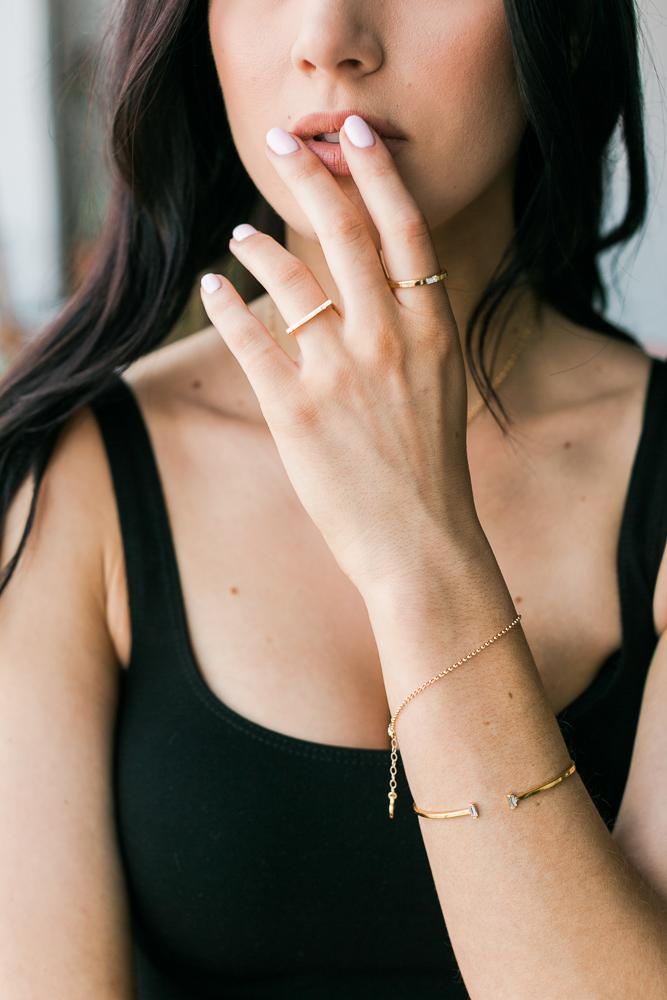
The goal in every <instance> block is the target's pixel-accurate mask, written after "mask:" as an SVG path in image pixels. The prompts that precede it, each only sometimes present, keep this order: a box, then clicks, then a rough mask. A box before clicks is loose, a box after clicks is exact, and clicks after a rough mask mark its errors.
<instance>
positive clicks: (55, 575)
mask: <svg viewBox="0 0 667 1000" xmlns="http://www.w3.org/2000/svg"><path fill="white" fill-rule="evenodd" d="M32 496H33V480H32V477H31V476H28V477H26V478H25V479H24V481H23V483H22V484H21V486H20V488H19V490H18V492H17V493H16V495H15V496H14V498H13V500H12V503H11V504H10V506H9V509H8V511H7V518H6V521H5V524H4V531H3V533H2V538H1V539H0V555H1V558H2V563H3V565H4V564H5V563H6V562H7V561H8V560H9V558H10V557H11V556H12V555H13V554H14V552H15V551H16V549H17V547H18V544H19V541H20V539H21V536H22V534H23V529H24V526H25V522H26V518H27V516H28V512H29V509H30V504H31V501H32ZM112 524H113V495H112V491H111V483H110V478H109V472H108V467H107V463H106V459H105V453H104V446H103V443H102V441H101V436H100V433H99V429H98V425H97V421H96V420H95V418H94V416H93V414H92V412H91V410H90V408H89V407H87V406H86V407H82V408H81V409H80V410H77V411H76V412H75V413H74V414H73V415H72V416H71V417H70V418H69V419H68V420H67V421H66V423H65V424H64V426H63V427H62V428H61V431H60V433H59V435H58V438H57V440H56V443H55V446H54V449H53V451H52V453H51V456H50V459H49V462H48V464H47V467H46V470H45V473H44V476H43V479H42V482H41V485H40V489H39V493H38V498H37V504H36V508H35V520H34V523H33V527H32V529H31V532H30V534H29V535H28V538H27V542H26V546H25V548H24V551H23V553H22V556H21V559H20V561H19V564H18V566H17V569H16V571H15V574H14V576H13V578H12V581H11V582H10V584H9V585H8V587H7V589H6V592H5V594H3V599H5V596H6V601H7V602H11V601H12V596H11V595H12V593H13V592H15V591H17V590H18V589H20V588H21V587H22V586H23V585H22V584H19V583H18V578H19V577H21V578H22V577H23V576H26V577H28V576H33V575H34V576H35V577H36V578H38V579H39V581H40V583H39V586H40V587H44V588H45V591H46V592H48V589H49V587H50V586H53V587H55V586H56V584H57V582H58V579H60V589H62V584H63V579H62V574H63V573H66V572H67V567H69V566H76V573H77V575H78V576H79V577H81V575H82V574H86V576H85V586H86V590H87V592H88V594H89V595H93V596H94V597H95V599H96V600H97V601H99V602H100V603H102V602H103V595H104V585H103V584H104V555H105V546H106V542H107V540H108V538H109V534H110V530H111V528H112ZM33 566H35V567H36V571H33V569H32V567H33ZM15 580H16V581H17V582H16V584H15Z"/></svg>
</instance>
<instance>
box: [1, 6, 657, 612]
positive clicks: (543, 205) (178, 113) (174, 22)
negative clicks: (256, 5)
mask: <svg viewBox="0 0 667 1000" xmlns="http://www.w3.org/2000/svg"><path fill="white" fill-rule="evenodd" d="M207 10H208V3H207V2H205V0H121V3H120V5H119V8H118V11H117V14H116V17H115V21H114V23H112V25H111V31H110V35H109V37H110V38H111V39H112V47H111V49H110V50H109V53H110V58H109V59H108V61H107V63H108V64H107V63H105V65H107V69H106V74H107V75H105V82H106V92H107V93H108V94H109V95H110V112H111V114H110V126H109V136H110V143H111V152H112V158H113V178H112V185H113V186H112V192H111V198H110V205H109V209H108V212H107V215H106V219H105V222H104V225H103V228H102V233H101V237H100V240H99V244H98V247H97V250H96V253H95V257H94V260H93V263H92V266H91V268H90V269H89V271H88V273H87V276H86V277H85V279H84V280H83V282H82V283H81V286H80V287H79V288H78V290H77V291H76V292H75V293H74V294H73V295H72V296H71V298H70V299H69V300H68V301H67V302H66V304H65V306H64V308H63V310H62V312H61V313H60V315H59V316H58V317H57V318H56V319H55V321H54V322H52V323H51V324H50V325H49V326H47V327H46V328H45V329H44V330H43V331H42V332H41V333H40V334H39V335H38V336H36V337H33V338H31V339H30V340H29V341H28V342H27V343H26V344H25V345H24V347H23V349H22V350H21V352H20V354H19V355H18V357H17V358H16V359H15V361H14V363H13V364H12V365H11V366H10V368H9V370H8V371H7V372H6V373H5V375H4V377H3V378H2V380H1V381H0V414H1V415H0V536H1V532H2V529H3V526H4V522H5V518H6V513H7V510H8V508H9V505H10V503H11V501H12V499H13V497H14V496H15V494H16V493H17V492H18V489H19V487H20V486H21V485H22V483H23V481H24V480H25V478H26V477H27V476H28V474H30V473H31V474H32V477H33V494H32V501H31V506H30V510H29V514H28V517H27V519H26V525H25V528H24V531H23V535H22V538H21V540H20V543H19V546H18V549H17V551H16V552H15V554H14V555H13V556H12V558H11V560H10V561H9V563H8V564H7V566H6V567H5V568H4V575H3V579H2V583H1V584H0V594H1V593H2V591H3V590H4V587H5V586H6V584H7V583H8V582H9V579H10V577H11V575H12V573H13V571H14V569H15V566H16V564H17V562H18V559H19V557H20V555H21V552H22V550H23V548H24V546H25V542H26V539H27V537H28V534H29V532H30V529H31V527H32V524H33V520H34V516H35V509H36V501H37V494H38V490H39V487H40V483H41V481H42V478H43V475H44V471H45V469H46V466H47V463H48V460H49V457H50V455H51V453H52V450H53V447H54V444H55V442H56V438H57V436H58V433H59V431H60V429H61V428H62V425H63V424H64V422H65V421H66V420H67V419H68V417H69V416H70V415H71V414H72V413H73V412H74V411H76V410H77V409H79V408H80V407H81V406H83V405H85V404H86V403H88V402H89V401H91V400H92V399H93V398H95V397H96V396H97V395H98V394H99V393H100V392H101V391H102V390H103V389H104V388H105V387H106V386H107V384H108V383H109V382H110V381H111V380H113V379H114V378H115V377H116V376H117V375H118V374H120V373H122V371H123V370H124V369H125V368H127V367H129V365H130V364H132V363H133V362H134V361H135V360H137V359H138V358H139V357H141V356H142V355H144V354H147V353H148V352H149V351H151V350H153V349H154V348H155V347H156V346H157V345H159V344H160V343H161V342H163V341H164V340H165V339H166V338H167V337H168V335H169V333H170V332H171V331H172V329H173V327H174V324H175V323H176V321H177V320H178V318H179V316H180V315H181V313H182V311H183V309H184V307H185V305H186V303H187V301H188V298H189V296H190V295H191V293H192V290H193V286H194V284H195V282H196V279H197V276H198V273H199V272H200V271H201V270H202V269H204V268H208V267H211V265H212V264H213V263H214V262H216V261H217V260H218V259H219V258H220V255H221V248H224V251H225V254H226V257H227V258H228V257H229V254H228V251H227V242H228V239H229V234H230V231H231V228H232V226H233V225H234V224H235V223H236V222H237V221H238V219H239V218H243V217H246V218H249V217H251V216H252V213H253V212H254V211H256V209H257V205H258V192H257V189H256V187H255V186H254V184H253V182H252V180H251V179H250V178H249V176H248V174H247V172H246V170H245V168H244V167H243V165H242V163H241V160H240V158H239V156H238V154H237V152H236V148H235V146H234V142H233V140H232V137H231V133H230V131H229V128H228V127H225V123H226V111H225V106H224V101H223V96H222V93H221V89H220V85H219V80H218V77H217V72H216V68H215V64H214V61H213V56H212V53H211V47H210V40H209V34H208V18H207ZM505 10H506V17H507V22H508V27H509V32H510V35H511V42H512V47H513V55H514V61H515V66H516V74H517V80H518V86H519V91H520V95H521V99H522V101H523V105H524V108H525V112H526V115H527V127H526V130H525V133H524V135H523V137H522V141H521V145H520V150H519V157H518V163H517V172H516V183H515V191H514V218H515V233H514V235H513V238H512V241H511V244H510V245H509V246H508V247H507V251H506V253H505V255H504V257H503V260H502V261H501V263H500V265H499V266H498V268H497V270H496V272H495V273H494V275H493V276H492V278H491V280H490V282H489V284H488V286H487V288H486V289H485V290H484V293H483V295H482V297H481V298H480V301H479V302H478V304H477V307H476V308H475V310H474V312H473V314H472V316H471V319H470V322H469V324H468V326H467V328H466V331H465V338H464V339H465V351H466V356H467V359H468V362H469V364H470V368H471V371H472V374H473V377H474V379H475V382H476V384H477V386H478V388H479V391H480V392H481V393H482V395H483V396H484V397H485V398H487V397H488V400H487V405H489V402H490V401H491V400H494V401H495V403H497V404H500V407H501V409H502V412H503V415H504V416H505V417H506V414H505V411H504V408H503V407H502V404H501V403H500V400H499V397H498V396H497V394H496V393H495V392H494V390H493V389H492V387H491V385H490V380H489V375H488V373H487V372H486V371H485V368H484V362H483V358H482V349H483V344H484V337H485V335H486V334H487V332H488V329H489V325H490V321H491V318H492V316H493V315H494V313H495V311H496V310H497V309H498V307H499V305H500V304H501V302H502V301H503V300H504V299H505V298H506V296H507V295H508V293H510V292H512V291H513V290H515V289H518V288H521V287H531V288H532V289H534V291H535V292H536V294H537V296H538V299H539V300H540V301H543V302H545V303H547V304H549V305H551V306H552V307H554V308H555V309H557V310H559V311H560V312H561V313H562V314H564V315H565V316H566V317H568V318H570V319H572V320H573V321H575V322H577V323H582V324H585V325H587V326H588V327H590V328H594V329H597V330H599V331H603V332H605V333H607V334H609V335H610V336H612V337H616V338H619V339H623V340H628V341H631V342H634V343H636V340H635V338H633V337H632V336H631V335H630V334H629V333H627V332H626V331H623V330H621V329H620V328H619V327H617V326H615V325H613V324H612V323H610V322H608V321H607V320H605V319H604V318H603V317H602V315H601V309H603V308H604V306H605V305H606V291H605V288H604V286H603V282H602V280H601V277H600V271H599V267H598V263H597V257H598V255H599V253H600V252H601V251H603V250H605V249H607V248H609V247H612V246H613V245H615V244H620V243H622V242H623V241H625V240H627V239H628V238H629V237H631V236H632V235H633V234H635V233H636V232H637V230H638V229H639V228H640V226H641V225H642V224H643V222H644V218H645V214H646V203H647V168H646V155H645V148H644V127H643V99H642V89H641V77H640V70H639V55H638V23H637V11H636V8H635V0H505ZM104 51H107V49H106V48H105V50H104ZM617 126H619V128H620V129H622V139H623V142H624V144H625V151H626V156H627V163H628V175H629V190H628V200H627V206H626V211H625V216H624V218H623V219H622V221H620V222H619V223H618V224H617V225H616V226H615V227H614V228H613V229H612V230H611V231H610V232H608V233H606V234H602V233H601V226H602V221H603V209H604V207H605V206H604V195H605V192H606V189H607V182H608V180H609V176H608V175H609V170H610V160H609V158H608V152H609V147H610V140H611V139H612V137H613V135H614V132H615V129H616V127H617ZM259 201H260V202H262V201H263V199H262V198H261V196H260V199H259ZM223 266H224V265H223ZM220 269H223V268H222V267H221V268H220ZM476 329H477V330H478V343H477V344H476V345H475V344H474V342H473V335H474V333H475V330H476ZM490 409H492V407H490ZM492 412H493V409H492ZM494 417H495V419H496V420H498V418H497V416H496V415H495V413H494Z"/></svg>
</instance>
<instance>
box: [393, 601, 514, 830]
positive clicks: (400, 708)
mask: <svg viewBox="0 0 667 1000" xmlns="http://www.w3.org/2000/svg"><path fill="white" fill-rule="evenodd" d="M520 621H521V615H517V616H516V618H515V619H514V621H513V622H510V624H509V625H506V626H505V627H504V628H503V629H501V630H500V632H496V634H495V635H493V636H491V638H490V639H487V640H486V642H483V643H482V645H481V646H478V647H477V649H474V650H473V651H472V652H471V653H468V654H467V655H466V656H463V657H461V659H460V660H457V661H456V663H452V664H451V665H450V666H449V667H445V669H444V670H441V671H440V673H439V674H436V675H435V676H434V677H431V678H430V679H429V680H427V681H424V683H423V684H420V685H419V687H416V688H415V689H414V691H411V692H410V694H409V695H407V697H405V698H404V699H403V701H402V702H401V704H400V705H399V706H398V708H397V709H396V711H395V712H394V714H393V715H392V717H391V719H390V720H389V725H388V727H387V732H388V733H389V737H390V739H391V751H390V760H391V763H390V765H389V794H388V798H389V819H393V818H394V803H395V802H396V799H397V798H398V795H397V793H396V761H397V760H398V754H397V751H398V741H397V739H396V720H397V719H398V716H399V715H400V713H401V712H402V711H403V709H404V708H405V706H406V705H408V704H409V703H410V702H411V701H412V699H413V698H416V697H417V695H418V694H421V692H422V691H424V690H425V688H427V687H430V685H431V684H435V682H436V681H439V680H440V678H441V677H444V676H445V674H448V673H449V672H450V671H451V670H455V669H456V667H459V666H460V665H461V664H462V663H465V662H466V660H469V659H471V657H473V656H477V654H478V653H481V651H482V650H483V649H486V647H487V646H490V645H491V643H492V642H495V641H496V639H499V638H500V637H501V636H502V635H505V633H507V632H509V630H510V629H511V628H514V626H515V625H516V624H517V622H520ZM467 811H468V812H470V807H468V810H467ZM461 815H463V814H461ZM471 815H472V814H471Z"/></svg>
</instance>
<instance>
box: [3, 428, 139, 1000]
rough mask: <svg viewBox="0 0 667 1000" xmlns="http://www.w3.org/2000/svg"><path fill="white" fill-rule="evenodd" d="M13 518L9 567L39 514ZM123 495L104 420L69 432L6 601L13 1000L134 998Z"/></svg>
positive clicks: (8, 955)
mask: <svg viewBox="0 0 667 1000" xmlns="http://www.w3.org/2000/svg"><path fill="white" fill-rule="evenodd" d="M31 489H32V486H31V484H30V483H29V482H28V481H26V482H25V483H24V484H23V486H22V488H21V491H20V492H19V494H18V495H17V497H16V498H15V500H14V503H13V506H12V508H11V509H10V512H9V517H8V520H7V523H6V525H5V533H4V538H3V540H2V561H3V563H5V562H6V561H7V559H8V558H9V557H10V556H11V555H12V554H13V553H14V551H15V549H16V543H17V542H18V539H19V533H20V531H21V530H22V528H23V524H24V521H25V514H26V512H27V509H28V505H29V500H30V495H31ZM110 490H111V485H110V479H109V478H108V471H107V467H106V465H105V458H104V454H103V451H102V443H101V440H100V438H99V435H98V432H97V429H96V424H95V421H94V418H93V416H92V415H91V414H90V412H89V411H87V410H85V409H84V410H82V411H81V413H80V414H77V415H76V416H75V417H74V418H73V419H72V420H71V421H70V422H69V424H68V426H67V427H66V428H65V429H64V432H63V434H62V435H61V438H60V439H59V441H58V445H57V447H56V450H55V451H54V453H53V455H52V458H51V462H50V465H49V468H48V470H47V473H46V475H45V478H44V481H43V491H42V492H41V493H40V498H39V503H38V508H37V512H36V520H35V525H34V527H33V531H32V533H31V535H30V536H29V539H28V543H27V546H26V549H25V550H24V553H23V556H22V559H21V562H20V563H19V566H18V567H17V570H16V571H15V574H14V576H13V578H12V580H11V582H10V583H9V585H8V587H7V588H6V590H5V591H4V593H3V595H2V596H1V597H0V802H1V803H2V822H1V823H0V982H1V983H2V989H1V990H0V992H1V993H2V996H3V998H6V1000H34V998H35V997H49V998H51V1000H91V998H92V997H94V998H95V1000H130V998H132V997H133V996H134V986H133V974H132V963H131V947H130V934H129V917H128V907H127V900H126V894H125V887H124V883H123V875H122V870H121V865H120V861H119V855H118V851H117V844H116V839H115V831H114V823H113V802H112V738H113V725H114V719H115V712H116V702H117V681H118V664H117V662H116V659H115V655H114V650H113V646H112V643H111V641H110V638H109V635H108V630H107V627H106V616H105V587H104V532H105V530H106V525H107V521H105V519H108V517H109V511H110V510H111V505H110V497H111V498H112V494H110Z"/></svg>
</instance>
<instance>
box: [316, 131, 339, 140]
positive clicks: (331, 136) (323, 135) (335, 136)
mask: <svg viewBox="0 0 667 1000" xmlns="http://www.w3.org/2000/svg"><path fill="white" fill-rule="evenodd" d="M313 139H314V140H315V142H337V143H340V132H318V134H317V135H314V136H313Z"/></svg>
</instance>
